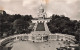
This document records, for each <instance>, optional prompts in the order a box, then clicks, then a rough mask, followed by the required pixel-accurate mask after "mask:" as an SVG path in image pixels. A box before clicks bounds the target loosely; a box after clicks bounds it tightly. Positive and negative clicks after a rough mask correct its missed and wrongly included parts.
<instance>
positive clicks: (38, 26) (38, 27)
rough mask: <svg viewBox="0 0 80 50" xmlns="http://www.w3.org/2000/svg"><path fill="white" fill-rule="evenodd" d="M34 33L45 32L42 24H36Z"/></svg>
mask: <svg viewBox="0 0 80 50" xmlns="http://www.w3.org/2000/svg"><path fill="white" fill-rule="evenodd" d="M36 31H45V27H44V23H38V25H37V28H36Z"/></svg>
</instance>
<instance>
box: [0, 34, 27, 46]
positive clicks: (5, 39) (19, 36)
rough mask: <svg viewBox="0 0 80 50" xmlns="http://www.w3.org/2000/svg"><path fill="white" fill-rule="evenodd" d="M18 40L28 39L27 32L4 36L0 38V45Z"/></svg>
mask: <svg viewBox="0 0 80 50" xmlns="http://www.w3.org/2000/svg"><path fill="white" fill-rule="evenodd" d="M18 40H28V34H20V35H14V36H10V37H6V38H4V39H2V40H0V46H5V45H6V44H8V43H10V42H13V41H18Z"/></svg>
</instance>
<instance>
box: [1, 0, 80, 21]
mask: <svg viewBox="0 0 80 50" xmlns="http://www.w3.org/2000/svg"><path fill="white" fill-rule="evenodd" d="M41 3H42V4H43V5H44V8H45V11H46V13H47V17H50V16H51V15H52V14H58V15H65V16H66V17H69V18H70V19H72V20H80V0H0V9H2V10H5V11H6V12H7V13H8V14H21V15H32V16H33V17H38V16H37V13H38V9H39V7H40V5H41Z"/></svg>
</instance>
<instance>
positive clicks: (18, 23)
mask: <svg viewBox="0 0 80 50" xmlns="http://www.w3.org/2000/svg"><path fill="white" fill-rule="evenodd" d="M28 27H29V23H28V22H27V21H25V20H23V19H22V18H21V19H18V20H15V21H14V24H13V28H14V29H15V30H16V31H17V33H22V32H23V31H26V32H27V31H28Z"/></svg>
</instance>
